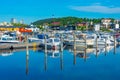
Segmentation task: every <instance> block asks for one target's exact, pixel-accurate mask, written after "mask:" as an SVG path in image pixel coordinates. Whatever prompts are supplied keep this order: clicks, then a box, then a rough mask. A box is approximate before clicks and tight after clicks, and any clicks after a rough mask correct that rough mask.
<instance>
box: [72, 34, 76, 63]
mask: <svg viewBox="0 0 120 80" xmlns="http://www.w3.org/2000/svg"><path fill="white" fill-rule="evenodd" d="M75 36H76V35H75V32H73V38H74V61H73V64H74V65H75V64H76V40H75V39H76V37H75Z"/></svg>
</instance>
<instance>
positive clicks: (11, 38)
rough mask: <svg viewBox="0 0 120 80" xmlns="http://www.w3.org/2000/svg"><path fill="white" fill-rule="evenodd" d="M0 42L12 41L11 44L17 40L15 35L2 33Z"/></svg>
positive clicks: (16, 42)
mask: <svg viewBox="0 0 120 80" xmlns="http://www.w3.org/2000/svg"><path fill="white" fill-rule="evenodd" d="M0 43H12V44H18V43H19V41H18V40H16V38H15V37H11V36H9V35H2V36H1V37H0Z"/></svg>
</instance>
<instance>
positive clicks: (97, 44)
mask: <svg viewBox="0 0 120 80" xmlns="http://www.w3.org/2000/svg"><path fill="white" fill-rule="evenodd" d="M97 50H98V39H97V37H96V57H98V52H97Z"/></svg>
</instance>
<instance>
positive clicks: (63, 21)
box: [33, 17, 114, 26]
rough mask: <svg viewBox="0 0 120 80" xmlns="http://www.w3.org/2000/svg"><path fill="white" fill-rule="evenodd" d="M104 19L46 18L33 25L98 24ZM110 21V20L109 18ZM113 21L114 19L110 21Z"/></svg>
mask: <svg viewBox="0 0 120 80" xmlns="http://www.w3.org/2000/svg"><path fill="white" fill-rule="evenodd" d="M102 19H104V18H99V19H95V18H94V19H90V18H78V17H62V18H48V19H43V20H38V21H35V22H33V24H34V25H43V24H45V23H47V24H50V25H51V24H52V23H53V22H59V25H63V26H64V25H67V24H73V25H74V24H76V23H81V22H91V21H92V22H93V23H100V22H101V20H102ZM110 19H112V18H110ZM112 20H114V19H112Z"/></svg>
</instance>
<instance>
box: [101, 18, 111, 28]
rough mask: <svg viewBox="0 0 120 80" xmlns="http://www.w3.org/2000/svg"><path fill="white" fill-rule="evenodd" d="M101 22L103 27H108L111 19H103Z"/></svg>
mask: <svg viewBox="0 0 120 80" xmlns="http://www.w3.org/2000/svg"><path fill="white" fill-rule="evenodd" d="M101 23H102V25H103V27H105V28H108V27H109V26H110V24H111V19H102V20H101Z"/></svg>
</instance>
